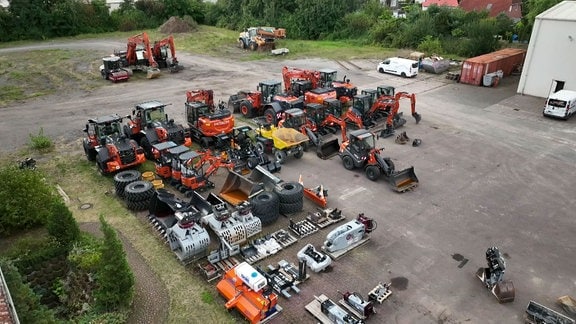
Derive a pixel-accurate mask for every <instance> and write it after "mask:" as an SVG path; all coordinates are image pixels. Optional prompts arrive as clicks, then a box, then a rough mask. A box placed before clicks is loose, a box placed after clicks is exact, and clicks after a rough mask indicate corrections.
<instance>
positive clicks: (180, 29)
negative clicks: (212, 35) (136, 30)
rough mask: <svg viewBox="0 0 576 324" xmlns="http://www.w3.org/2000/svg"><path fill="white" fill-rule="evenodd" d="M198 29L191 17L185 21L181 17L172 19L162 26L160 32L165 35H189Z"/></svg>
mask: <svg viewBox="0 0 576 324" xmlns="http://www.w3.org/2000/svg"><path fill="white" fill-rule="evenodd" d="M186 18H189V19H186ZM194 29H196V22H195V21H194V20H193V19H191V18H190V17H185V18H184V19H182V18H180V17H175V16H173V17H170V19H168V20H167V21H166V22H165V23H164V24H162V26H160V27H159V28H158V31H159V32H161V33H163V34H173V33H188V32H191V31H193V30H194Z"/></svg>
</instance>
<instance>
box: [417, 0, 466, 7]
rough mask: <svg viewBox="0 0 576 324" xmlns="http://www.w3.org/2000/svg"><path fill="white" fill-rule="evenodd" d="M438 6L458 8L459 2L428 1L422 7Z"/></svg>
mask: <svg viewBox="0 0 576 324" xmlns="http://www.w3.org/2000/svg"><path fill="white" fill-rule="evenodd" d="M433 5H437V6H439V7H441V6H445V7H458V0H426V1H424V2H423V3H422V7H430V6H433Z"/></svg>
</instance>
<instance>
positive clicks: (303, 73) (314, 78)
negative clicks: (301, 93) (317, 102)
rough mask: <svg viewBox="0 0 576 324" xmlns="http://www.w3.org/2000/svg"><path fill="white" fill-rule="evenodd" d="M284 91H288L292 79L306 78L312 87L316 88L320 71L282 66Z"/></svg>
mask: <svg viewBox="0 0 576 324" xmlns="http://www.w3.org/2000/svg"><path fill="white" fill-rule="evenodd" d="M282 79H283V80H284V91H285V92H290V90H291V88H292V82H293V81H294V80H308V81H310V82H311V83H312V89H316V88H317V87H318V84H319V82H320V72H318V71H312V70H305V69H299V68H295V67H289V66H284V67H283V68H282Z"/></svg>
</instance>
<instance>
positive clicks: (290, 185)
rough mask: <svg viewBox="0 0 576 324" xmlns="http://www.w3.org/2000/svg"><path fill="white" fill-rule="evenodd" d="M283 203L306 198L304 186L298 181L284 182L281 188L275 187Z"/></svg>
mask: <svg viewBox="0 0 576 324" xmlns="http://www.w3.org/2000/svg"><path fill="white" fill-rule="evenodd" d="M274 192H275V193H276V194H277V195H278V198H279V200H280V202H281V203H284V204H291V203H296V202H299V201H303V199H304V187H303V186H302V185H301V184H300V183H298V182H282V183H281V184H280V188H278V187H276V188H274Z"/></svg>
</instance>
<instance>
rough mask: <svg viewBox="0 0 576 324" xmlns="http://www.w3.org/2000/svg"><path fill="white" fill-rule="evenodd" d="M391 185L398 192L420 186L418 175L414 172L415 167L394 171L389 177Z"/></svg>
mask: <svg viewBox="0 0 576 324" xmlns="http://www.w3.org/2000/svg"><path fill="white" fill-rule="evenodd" d="M388 180H389V182H390V186H392V189H393V190H394V191H397V192H405V191H408V190H412V189H414V188H416V187H417V186H418V183H419V181H418V177H417V176H416V173H414V167H409V168H407V169H404V170H402V171H398V172H394V173H392V175H391V176H390V177H389V179H388Z"/></svg>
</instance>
